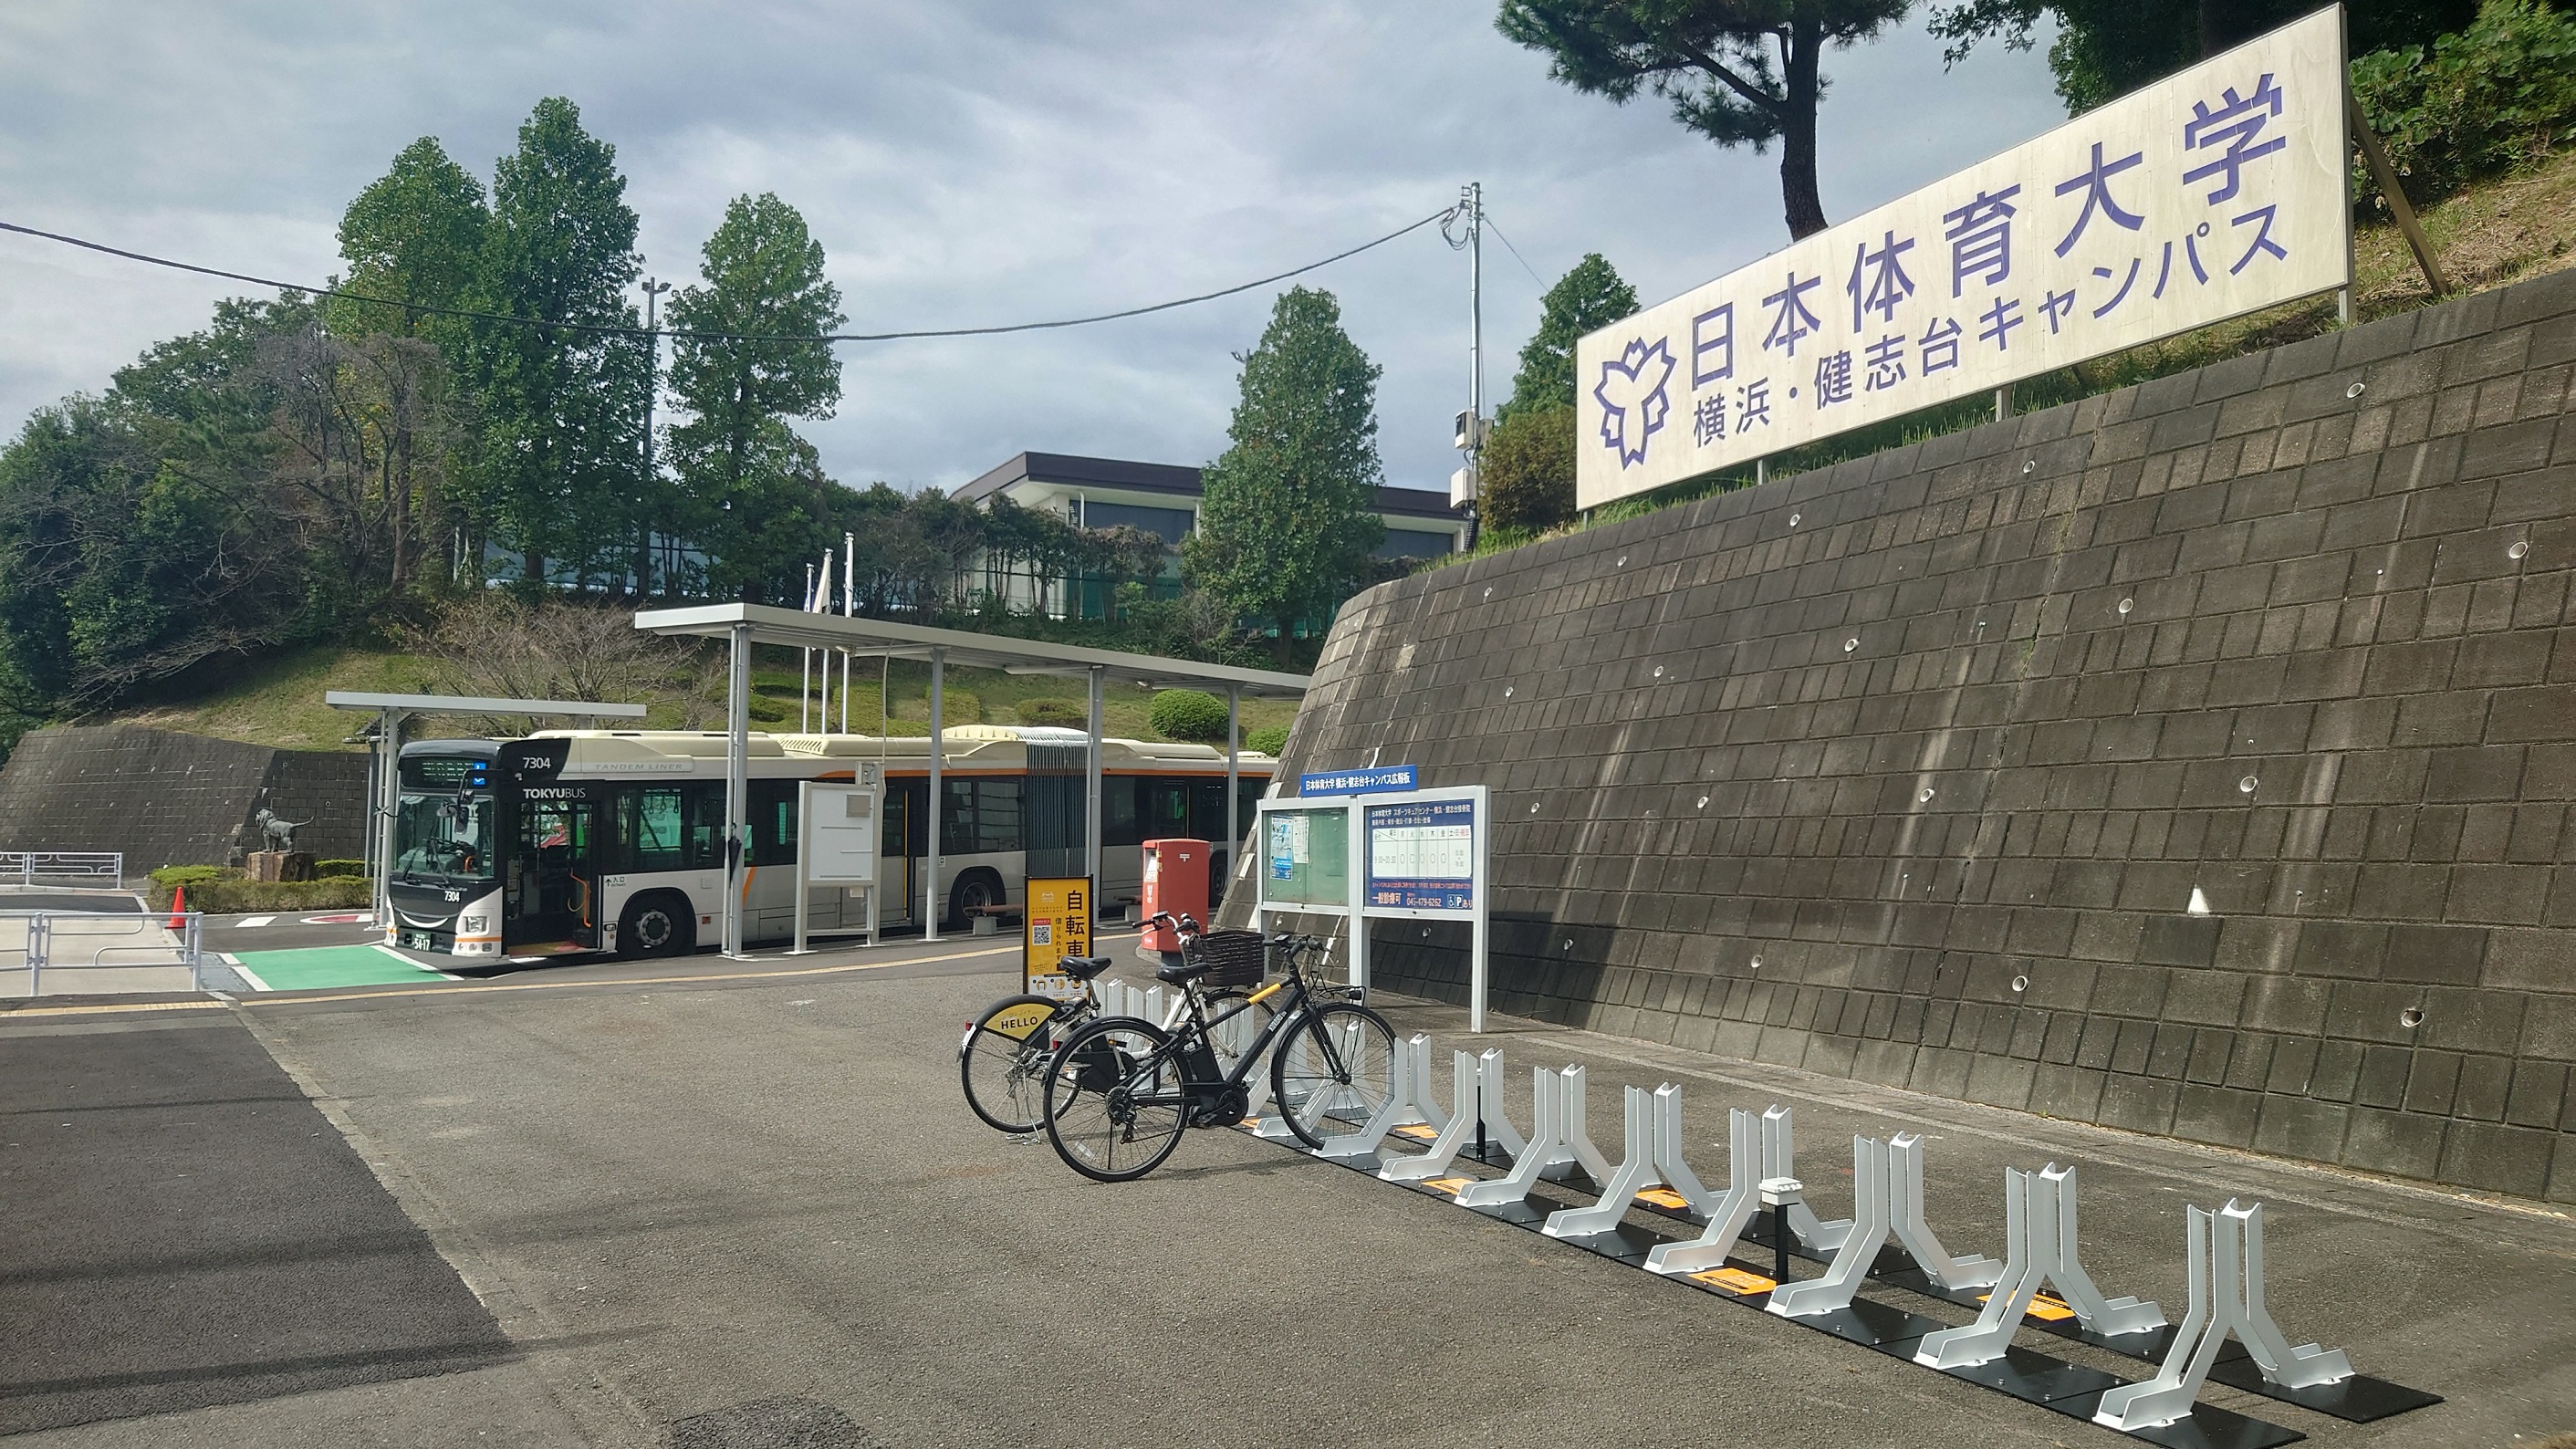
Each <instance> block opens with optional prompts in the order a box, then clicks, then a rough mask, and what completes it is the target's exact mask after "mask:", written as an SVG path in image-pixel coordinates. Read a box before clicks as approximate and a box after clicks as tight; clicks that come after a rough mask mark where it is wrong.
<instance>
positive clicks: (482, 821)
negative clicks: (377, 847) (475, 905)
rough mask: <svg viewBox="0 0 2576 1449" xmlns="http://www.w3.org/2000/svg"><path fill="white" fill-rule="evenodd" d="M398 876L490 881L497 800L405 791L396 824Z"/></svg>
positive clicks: (485, 797)
mask: <svg viewBox="0 0 2576 1449" xmlns="http://www.w3.org/2000/svg"><path fill="white" fill-rule="evenodd" d="M394 874H396V875H408V876H438V877H442V878H447V879H456V878H465V879H477V880H480V879H489V878H490V877H491V875H492V797H491V796H489V795H473V794H461V793H459V792H457V791H453V790H446V791H437V792H417V791H411V790H405V791H403V792H402V798H401V803H400V805H399V806H398V807H397V814H396V816H395V819H394Z"/></svg>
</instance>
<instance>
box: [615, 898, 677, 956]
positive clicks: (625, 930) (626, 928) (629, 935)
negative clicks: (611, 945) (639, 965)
mask: <svg viewBox="0 0 2576 1449" xmlns="http://www.w3.org/2000/svg"><path fill="white" fill-rule="evenodd" d="M696 923H697V917H695V916H694V915H691V914H690V912H689V908H688V904H687V902H686V901H685V900H683V899H682V898H681V897H678V896H674V895H669V894H659V893H657V894H654V895H649V896H638V897H636V898H635V899H634V900H633V901H631V902H629V903H628V904H627V907H626V914H625V915H624V916H623V917H622V918H620V919H619V921H618V923H617V954H618V955H620V956H669V955H673V954H675V953H677V952H681V951H685V950H687V949H689V946H690V944H691V943H692V942H693V941H694V940H695V939H696V935H697V933H696V931H695V930H693V929H692V927H694V926H695V925H696Z"/></svg>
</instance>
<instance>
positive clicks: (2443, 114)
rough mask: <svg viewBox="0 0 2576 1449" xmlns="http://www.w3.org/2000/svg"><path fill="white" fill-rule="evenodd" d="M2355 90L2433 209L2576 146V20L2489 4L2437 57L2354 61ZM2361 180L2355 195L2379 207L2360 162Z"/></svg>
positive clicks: (2413, 52) (2411, 54) (2411, 186)
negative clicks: (2483, 181) (2480, 183)
mask: <svg viewBox="0 0 2576 1449" xmlns="http://www.w3.org/2000/svg"><path fill="white" fill-rule="evenodd" d="M2352 88H2353V96H2354V98H2355V99H2356V100H2358V101H2360V102H2361V109H2362V113H2363V114H2364V115H2366V116H2368V117H2369V118H2370V128H2371V129H2372V130H2373V131H2375V132H2377V133H2378V135H2379V139H2380V142H2381V143H2382V144H2383V145H2385V146H2386V147H2387V148H2388V159H2389V161H2390V163H2391V164H2393V165H2394V166H2396V168H2397V174H2398V176H2399V178H2400V179H2401V180H2403V181H2404V183H2405V185H2406V190H2407V194H2408V197H2409V199H2411V200H2414V201H2419V202H2421V201H2429V200H2431V199H2433V198H2435V197H2438V196H2441V195H2444V194H2445V193H2448V192H2452V191H2456V190H2458V189H2459V188H2461V187H2462V186H2465V185H2467V184H2468V183H2470V182H2472V181H2475V180H2478V179H2479V178H2481V177H2486V176H2493V175H2497V174H2500V173H2502V172H2507V171H2514V170H2519V169H2521V168H2523V167H2526V166H2530V165H2532V164H2534V163H2535V162H2538V161H2540V160H2542V159H2544V158H2545V157H2547V156H2548V155H2549V154H2550V153H2551V152H2553V151H2556V150H2559V149H2561V148H2562V147H2564V146H2566V145H2567V144H2568V142H2569V141H2570V140H2571V139H2576V16H2570V15H2563V14H2560V13H2559V12H2557V11H2554V10H2551V9H2550V8H2548V7H2547V6H2546V5H2542V4H2539V3H2536V0H2487V3H2486V4H2485V5H2484V6H2483V7H2481V8H2480V9H2479V11H2478V18H2477V19H2476V21H2475V22H2473V23H2472V24H2471V25H2470V26H2469V28H2468V29H2466V30H2462V31H2458V32H2455V33H2453V34H2450V35H2445V36H2443V37H2442V38H2441V39H2439V40H2436V41H2435V42H2433V50H2432V54H2431V55H2430V56H2427V55H2426V54H2425V51H2424V47H2422V46H2420V45H2410V46H2406V47H2404V48H2402V49H2399V50H2383V51H2377V52H2374V53H2373V54H2370V55H2365V56H2362V57H2361V58H2360V59H2358V60H2355V61H2354V62H2353V63H2352ZM2353 175H2354V184H2355V188H2356V194H2358V195H2363V196H2367V197H2370V198H2372V199H2373V200H2374V201H2376V200H2377V188H2376V187H2375V186H2373V185H2372V184H2371V182H2370V180H2369V174H2368V172H2366V171H2365V170H2363V169H2362V167H2361V165H2360V163H2358V162H2355V163H2354V167H2353ZM2381 204H2382V205H2384V203H2381Z"/></svg>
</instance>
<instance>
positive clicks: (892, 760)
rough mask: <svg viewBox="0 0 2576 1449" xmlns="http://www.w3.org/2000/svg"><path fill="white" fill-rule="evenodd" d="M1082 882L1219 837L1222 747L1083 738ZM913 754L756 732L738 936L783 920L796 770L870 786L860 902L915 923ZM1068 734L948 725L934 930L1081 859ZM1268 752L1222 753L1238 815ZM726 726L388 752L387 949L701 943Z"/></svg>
mask: <svg viewBox="0 0 2576 1449" xmlns="http://www.w3.org/2000/svg"><path fill="white" fill-rule="evenodd" d="M1101 744H1102V748H1101V774H1102V780H1101V838H1102V842H1103V850H1102V852H1101V854H1102V864H1101V880H1100V882H1099V886H1098V892H1097V893H1098V897H1099V898H1100V899H1101V900H1103V901H1115V900H1117V899H1118V898H1120V897H1121V896H1128V895H1133V894H1134V893H1135V891H1136V889H1137V883H1138V881H1139V879H1140V877H1141V875H1142V873H1143V869H1142V867H1143V862H1142V857H1141V853H1140V852H1138V851H1137V850H1136V849H1135V846H1136V845H1137V844H1138V843H1139V842H1141V841H1145V840H1153V839H1160V838H1164V837H1172V836H1187V837H1192V838H1196V839H1200V840H1208V841H1213V842H1217V849H1216V852H1215V854H1216V867H1217V869H1218V870H1219V872H1220V874H1219V875H1218V876H1217V879H1218V880H1219V881H1222V880H1223V879H1224V876H1223V875H1222V873H1221V872H1222V871H1223V870H1224V868H1225V865H1226V861H1227V858H1228V856H1229V855H1230V854H1231V852H1230V851H1229V850H1228V849H1227V847H1226V846H1225V844H1224V841H1225V836H1226V808H1225V773H1226V766H1225V756H1224V754H1223V753H1222V752H1220V751H1218V750H1214V749H1211V748H1209V747H1208V746H1205V745H1180V744H1163V743H1155V742H1147V741H1140V740H1119V739H1112V740H1104V741H1102V742H1101ZM929 750H930V741H928V740H927V739H921V738H901V737H898V738H894V739H877V738H875V737H873V736H862V735H753V736H752V737H751V754H750V760H749V767H750V800H749V825H748V831H747V834H746V838H745V864H746V866H747V870H746V873H745V879H744V882H743V938H744V940H745V941H747V942H749V941H774V940H784V939H787V938H789V937H791V936H792V935H793V934H794V932H795V909H796V872H795V869H794V866H795V861H796V841H797V830H796V802H797V785H798V783H799V782H800V781H805V780H841V781H848V780H856V781H858V782H860V783H862V784H882V785H883V787H884V791H885V795H884V811H883V815H882V821H883V824H882V827H881V828H882V835H881V849H880V855H879V861H878V871H879V874H878V882H877V884H878V890H879V896H878V901H877V909H878V917H879V923H880V925H881V926H884V927H888V928H892V927H899V926H905V925H911V926H918V925H920V924H921V917H922V914H923V909H924V905H925V898H926V897H927V896H928V895H929V891H928V889H927V886H928V881H927V880H926V879H925V877H924V874H923V872H924V871H925V870H926V869H927V867H928V864H929V862H928V856H929V849H928V846H929V810H928V801H929V792H930V780H929ZM1088 750H1089V741H1088V739H1087V738H1086V737H1085V736H1084V735H1083V734H1082V733H1081V732H1079V731H1074V730H1056V729H1039V728H1014V727H1005V726H993V725H966V726H960V727H957V728H952V729H950V730H948V731H947V738H946V743H945V747H944V750H943V752H942V754H941V758H940V793H941V795H942V796H943V797H944V799H945V803H944V808H943V809H942V810H941V811H940V823H941V831H940V837H941V839H940V858H939V882H938V887H939V889H938V896H939V899H940V900H941V901H942V902H943V903H944V904H945V907H946V909H945V911H943V913H942V914H943V917H944V919H943V922H942V924H943V926H957V925H961V924H963V922H964V921H965V920H966V919H967V918H968V917H969V916H970V913H971V912H972V911H973V910H974V908H976V907H980V906H995V905H1004V904H1009V903H1012V902H1015V901H1019V900H1020V899H1021V898H1022V897H1021V892H1022V890H1023V888H1024V885H1025V883H1026V881H1027V879H1028V878H1029V876H1030V875H1032V874H1035V875H1039V876H1061V875H1081V874H1083V873H1084V864H1085V851H1084V849H1083V831H1084V824H1083V821H1084V813H1085V812H1084V805H1083V802H1084V792H1085V781H1084V775H1085V771H1086V768H1087V761H1086V756H1087V752H1088ZM1276 763H1277V762H1276V761H1274V760H1273V759H1271V758H1270V757H1269V756H1267V755H1256V754H1246V755H1244V756H1242V757H1241V760H1240V775H1241V778H1240V781H1239V785H1238V789H1239V792H1240V799H1239V804H1238V811H1239V815H1238V818H1239V821H1240V823H1241V824H1242V825H1243V826H1244V827H1245V828H1246V829H1249V828H1250V826H1251V823H1252V818H1253V802H1254V801H1256V800H1258V799H1259V798H1260V797H1261V794H1262V792H1263V791H1264V790H1266V789H1267V788H1268V787H1269V784H1270V775H1271V771H1272V769H1273V767H1274V766H1275V765H1276ZM724 776H725V737H724V736H723V735H722V734H709V733H699V732H695V731H686V732H683V731H653V730H644V731H626V730H618V731H609V730H564V731H545V732H542V733H539V734H535V735H531V736H529V737H527V738H525V739H517V740H424V741H420V742H418V743H414V744H408V745H405V746H403V749H402V757H401V793H400V804H399V813H398V815H397V817H396V819H395V822H394V856H393V865H392V869H391V870H390V872H389V873H388V876H387V892H388V894H389V895H390V896H391V898H392V902H393V910H394V920H393V925H392V928H391V929H390V930H389V931H388V933H387V939H388V941H389V942H391V943H392V944H395V945H399V946H409V947H413V948H415V949H423V950H431V951H444V952H450V953H453V954H455V955H458V956H481V957H486V958H492V959H499V958H502V957H514V958H525V957H542V956H567V955H578V954H584V953H589V952H615V953H617V954H620V955H627V956H651V955H662V954H666V953H671V952H678V951H686V950H689V949H691V948H693V947H695V946H698V945H712V944H714V943H715V941H716V939H717V936H718V934H719V930H720V918H721V914H722V911H723V902H724V873H725V872H724V824H725V780H724ZM865 920H866V909H865V903H864V899H863V894H862V892H860V891H858V890H847V891H845V890H843V889H841V888H839V887H836V886H822V885H817V886H815V887H814V888H813V890H812V893H811V897H810V901H809V906H808V914H807V921H808V924H809V927H810V928H811V929H813V930H816V931H830V930H846V929H855V928H858V927H860V926H862V925H863V924H864V923H865Z"/></svg>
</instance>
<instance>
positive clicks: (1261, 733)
mask: <svg viewBox="0 0 2576 1449" xmlns="http://www.w3.org/2000/svg"><path fill="white" fill-rule="evenodd" d="M1243 747H1244V748H1245V749H1247V750H1250V751H1252V752H1253V753H1255V754H1261V755H1276V754H1278V753H1279V752H1280V751H1281V750H1284V749H1286V748H1288V727H1287V726H1286V725H1272V726H1271V727H1270V728H1268V729H1266V730H1254V731H1252V732H1251V733H1249V734H1247V735H1245V736H1244V737H1243Z"/></svg>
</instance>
